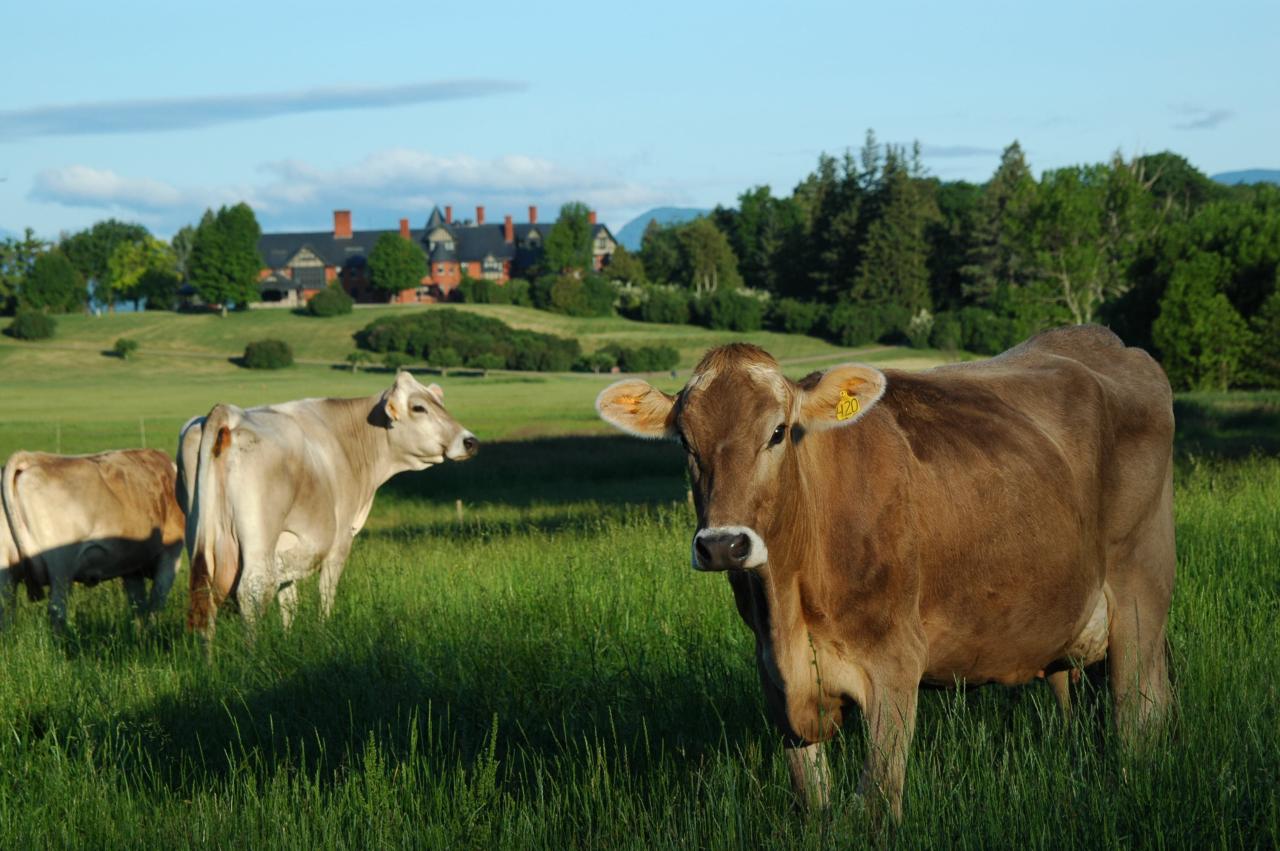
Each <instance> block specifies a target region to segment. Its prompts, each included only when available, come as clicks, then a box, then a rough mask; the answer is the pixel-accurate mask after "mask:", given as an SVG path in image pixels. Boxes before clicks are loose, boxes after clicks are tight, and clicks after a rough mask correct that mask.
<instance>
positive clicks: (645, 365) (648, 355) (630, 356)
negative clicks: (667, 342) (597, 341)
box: [618, 346, 680, 372]
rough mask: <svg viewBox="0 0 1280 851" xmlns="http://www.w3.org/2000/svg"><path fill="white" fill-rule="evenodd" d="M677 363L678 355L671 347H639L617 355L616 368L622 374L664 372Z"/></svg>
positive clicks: (623, 350)
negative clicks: (619, 369)
mask: <svg viewBox="0 0 1280 851" xmlns="http://www.w3.org/2000/svg"><path fill="white" fill-rule="evenodd" d="M679 362H680V353H679V352H678V351H676V350H675V349H674V348H672V347H671V346H639V347H637V348H634V349H622V350H621V351H620V352H619V353H618V366H620V367H621V368H622V371H623V372H658V371H665V370H668V369H672V368H674V367H675V365H676V364H677V363H679Z"/></svg>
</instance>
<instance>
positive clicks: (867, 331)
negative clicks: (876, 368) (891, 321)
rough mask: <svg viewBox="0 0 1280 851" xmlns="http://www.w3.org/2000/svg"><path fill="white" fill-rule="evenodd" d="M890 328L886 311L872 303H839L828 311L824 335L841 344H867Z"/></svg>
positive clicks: (877, 338)
mask: <svg viewBox="0 0 1280 851" xmlns="http://www.w3.org/2000/svg"><path fill="white" fill-rule="evenodd" d="M889 330H890V329H889V328H888V327H887V325H886V324H885V317H884V311H883V310H881V309H880V308H877V307H875V306H873V305H870V304H854V303H852V302H843V303H841V304H837V305H836V306H835V307H833V308H832V309H831V310H830V311H828V313H827V316H826V321H825V322H824V332H825V333H824V336H825V337H826V338H827V339H829V340H830V341H831V342H833V343H836V344H838V345H841V346H865V345H867V344H868V343H874V342H875V341H876V340H879V339H880V338H881V337H882V336H884V335H885V334H886V333H887V332H888V331H889Z"/></svg>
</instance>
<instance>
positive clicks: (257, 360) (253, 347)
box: [244, 340, 293, 369]
mask: <svg viewBox="0 0 1280 851" xmlns="http://www.w3.org/2000/svg"><path fill="white" fill-rule="evenodd" d="M244 365H245V366H247V367H248V368H249V369H283V368H284V367H286V366H292V365H293V349H291V348H289V344H288V343H286V342H285V341H284V340H255V341H254V342H252V343H250V344H249V345H247V346H245V347H244Z"/></svg>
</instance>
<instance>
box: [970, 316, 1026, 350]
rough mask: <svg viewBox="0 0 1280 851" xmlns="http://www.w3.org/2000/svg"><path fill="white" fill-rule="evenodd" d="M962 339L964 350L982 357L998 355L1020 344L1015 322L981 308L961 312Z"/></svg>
mask: <svg viewBox="0 0 1280 851" xmlns="http://www.w3.org/2000/svg"><path fill="white" fill-rule="evenodd" d="M959 320H960V337H961V342H962V345H963V346H964V348H966V349H968V350H969V351H971V352H977V353H978V354H980V355H998V354H1000V353H1001V352H1003V351H1004V350H1005V349H1007V348H1009V347H1010V346H1012V345H1014V344H1015V343H1017V342H1018V339H1017V337H1018V331H1017V328H1016V327H1015V325H1014V322H1013V320H1011V319H1009V318H1008V317H1005V316H1000V315H998V314H995V313H992V312H991V311H990V310H985V309H983V308H981V307H973V306H970V307H965V308H962V309H961V310H960V315H959Z"/></svg>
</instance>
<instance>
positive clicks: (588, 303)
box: [546, 275, 614, 316]
mask: <svg viewBox="0 0 1280 851" xmlns="http://www.w3.org/2000/svg"><path fill="white" fill-rule="evenodd" d="M549 298H550V302H549V304H548V306H547V308H546V309H547V310H550V311H552V312H554V313H563V314H565V315H566V316H610V315H611V314H612V313H613V301H614V290H613V284H611V283H609V281H608V280H606V279H605V278H602V277H600V276H599V275H587V276H586V277H584V278H580V279H579V278H575V277H573V276H572V275H561V276H560V277H558V278H556V279H555V282H554V283H552V285H551V290H550V294H549Z"/></svg>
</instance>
